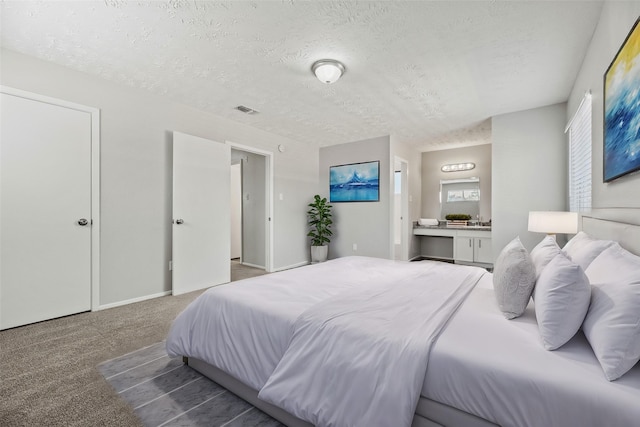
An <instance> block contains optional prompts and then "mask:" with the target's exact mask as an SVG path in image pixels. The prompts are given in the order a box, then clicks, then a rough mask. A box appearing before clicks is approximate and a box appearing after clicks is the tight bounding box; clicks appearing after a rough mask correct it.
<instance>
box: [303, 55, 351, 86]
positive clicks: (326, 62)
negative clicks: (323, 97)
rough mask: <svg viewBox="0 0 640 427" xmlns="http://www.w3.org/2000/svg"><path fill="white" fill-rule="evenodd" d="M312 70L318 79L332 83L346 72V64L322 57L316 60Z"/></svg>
mask: <svg viewBox="0 0 640 427" xmlns="http://www.w3.org/2000/svg"><path fill="white" fill-rule="evenodd" d="M311 70H312V71H313V73H314V74H315V75H316V77H317V78H318V80H320V81H321V82H323V83H327V84H331V83H334V82H336V81H337V80H338V79H339V78H340V76H342V74H343V73H344V70H345V68H344V65H343V64H342V63H341V62H338V61H336V60H333V59H322V60H320V61H316V62H314V63H313V65H312V66H311Z"/></svg>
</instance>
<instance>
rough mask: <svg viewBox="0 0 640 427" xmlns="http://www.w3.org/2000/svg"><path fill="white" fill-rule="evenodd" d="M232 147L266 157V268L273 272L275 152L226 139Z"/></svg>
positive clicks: (267, 270) (268, 271)
mask: <svg viewBox="0 0 640 427" xmlns="http://www.w3.org/2000/svg"><path fill="white" fill-rule="evenodd" d="M225 142H226V144H227V145H229V146H230V147H231V148H232V149H235V150H239V151H246V152H249V153H253V154H259V155H261V156H264V157H265V182H266V183H267V189H266V194H265V200H266V201H267V206H266V211H267V220H266V222H267V227H266V236H265V239H264V240H265V260H264V261H265V264H266V267H259V268H264V269H265V271H266V272H267V273H271V272H273V271H274V270H273V223H274V222H275V221H274V218H273V169H274V168H273V152H272V151H266V150H260V149H259V148H254V147H250V146H248V145H243V144H237V143H235V142H232V141H228V140H227V141H225Z"/></svg>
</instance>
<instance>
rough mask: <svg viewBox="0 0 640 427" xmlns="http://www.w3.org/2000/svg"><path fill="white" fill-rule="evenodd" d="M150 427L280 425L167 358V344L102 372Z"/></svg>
mask: <svg viewBox="0 0 640 427" xmlns="http://www.w3.org/2000/svg"><path fill="white" fill-rule="evenodd" d="M98 369H99V370H100V372H101V373H102V375H103V376H104V377H105V379H106V380H107V381H108V382H109V383H110V384H111V386H112V387H113V388H114V389H115V390H116V391H117V392H118V394H119V395H120V397H121V398H122V399H124V400H125V401H126V402H127V403H128V404H129V405H130V406H131V407H132V408H133V411H134V412H135V414H136V415H137V416H138V417H139V418H140V420H141V421H142V423H143V424H144V425H145V426H147V427H159V426H163V427H169V426H172V427H173V426H192V427H200V426H202V427H204V426H207V427H214V426H218V427H232V426H233V427H239V426H242V427H258V426H260V427H279V426H282V424H280V423H279V422H278V421H276V420H274V419H273V418H271V417H270V416H269V415H267V414H265V413H263V412H261V411H260V410H258V409H256V408H254V407H253V406H252V405H250V404H249V403H247V402H245V401H244V400H242V399H240V398H239V397H237V396H235V395H234V394H232V393H230V392H228V391H227V390H225V389H224V388H223V387H221V386H219V385H218V384H216V383H215V382H213V381H211V380H209V379H208V378H206V377H204V376H202V375H201V374H199V373H198V372H196V371H194V370H193V369H191V368H190V367H189V366H186V365H184V364H183V363H182V358H173V359H172V358H169V357H168V356H167V353H166V351H165V348H164V342H160V343H157V344H153V345H151V346H149V347H145V348H142V349H140V350H137V351H134V352H132V353H129V354H126V355H124V356H121V357H118V358H116V359H113V360H109V361H107V362H105V363H102V364H100V366H99V367H98Z"/></svg>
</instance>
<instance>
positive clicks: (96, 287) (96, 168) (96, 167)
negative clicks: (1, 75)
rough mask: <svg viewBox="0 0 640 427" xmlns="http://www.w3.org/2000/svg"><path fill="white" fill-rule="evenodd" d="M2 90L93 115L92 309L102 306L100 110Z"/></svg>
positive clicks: (17, 91) (13, 89)
mask: <svg viewBox="0 0 640 427" xmlns="http://www.w3.org/2000/svg"><path fill="white" fill-rule="evenodd" d="M0 92H2V93H5V94H7V95H13V96H19V97H22V98H26V99H31V100H34V101H39V102H44V103H47V104H52V105H57V106H60V107H65V108H71V109H74V110H78V111H82V112H85V113H89V114H90V115H91V310H92V311H94V310H98V309H99V306H100V110H99V109H98V108H94V107H88V106H86V105H82V104H76V103H75V102H69V101H65V100H62V99H58V98H53V97H50V96H45V95H40V94H38V93H33V92H27V91H25V90H21V89H15V88H12V87H9V86H3V85H0Z"/></svg>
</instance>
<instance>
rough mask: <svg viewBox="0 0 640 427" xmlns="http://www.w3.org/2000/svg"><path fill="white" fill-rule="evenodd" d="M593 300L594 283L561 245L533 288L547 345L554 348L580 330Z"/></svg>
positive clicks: (537, 314)
mask: <svg viewBox="0 0 640 427" xmlns="http://www.w3.org/2000/svg"><path fill="white" fill-rule="evenodd" d="M532 256H533V253H532ZM590 299H591V286H590V285H589V279H587V276H586V275H585V274H584V271H583V270H582V267H580V266H579V265H578V264H575V263H574V262H572V261H571V260H570V259H569V258H567V256H566V255H565V254H564V253H562V252H560V249H559V248H558V254H557V255H556V256H555V257H554V258H553V259H552V260H551V261H550V262H549V264H547V266H546V267H545V268H544V270H543V271H542V274H540V277H538V280H537V281H536V288H535V290H534V300H535V310H536V319H537V321H538V330H539V331H540V337H541V338H542V344H543V345H544V348H546V349H547V350H555V349H557V348H559V347H560V346H562V345H564V344H565V343H566V342H567V341H569V340H570V339H571V338H572V337H573V336H574V335H575V334H576V332H578V329H580V325H582V322H583V320H584V317H585V315H586V314H587V310H588V309H589V301H590Z"/></svg>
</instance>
